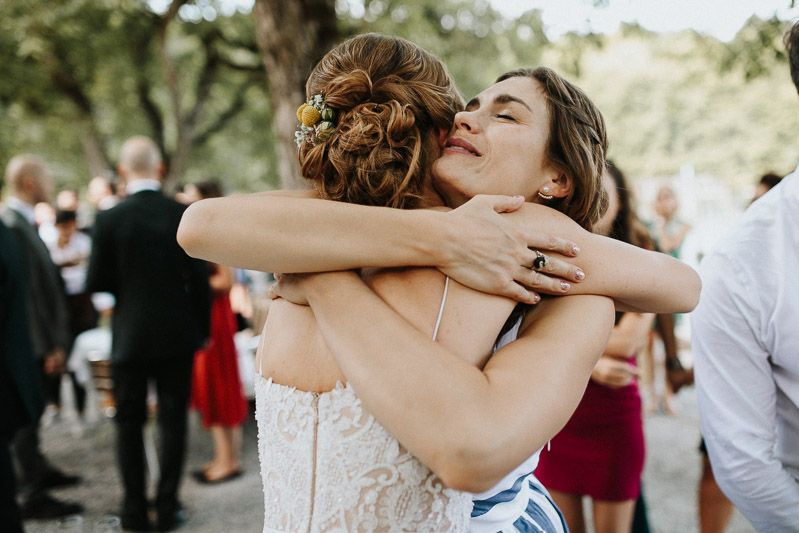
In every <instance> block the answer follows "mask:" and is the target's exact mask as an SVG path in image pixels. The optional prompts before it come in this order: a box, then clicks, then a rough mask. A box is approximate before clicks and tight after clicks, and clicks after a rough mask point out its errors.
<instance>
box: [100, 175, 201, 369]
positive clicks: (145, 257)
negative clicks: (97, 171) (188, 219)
mask: <svg viewBox="0 0 799 533" xmlns="http://www.w3.org/2000/svg"><path fill="white" fill-rule="evenodd" d="M185 208H186V206H184V205H182V204H180V203H178V202H176V201H174V200H172V199H170V198H167V197H166V196H164V195H163V194H162V193H161V192H159V191H150V190H145V191H140V192H138V193H136V194H133V195H131V196H130V197H128V199H127V200H125V201H124V202H122V203H121V204H119V205H117V206H115V207H113V208H111V209H109V210H107V211H103V212H101V213H100V214H98V216H97V219H96V220H95V224H94V241H93V243H92V255H91V259H90V260H89V272H88V277H87V287H88V290H89V291H91V292H98V291H107V292H110V293H112V294H113V295H114V296H115V297H116V306H115V307H114V317H113V320H112V331H113V342H112V349H111V357H112V359H113V360H115V361H130V360H139V361H142V360H150V359H160V358H163V357H178V356H187V357H188V356H191V355H192V354H193V353H194V352H195V351H196V350H197V349H198V348H199V347H200V346H201V345H202V343H203V342H204V341H205V339H206V337H207V336H208V330H209V321H210V315H211V313H210V302H211V298H210V294H211V291H210V288H209V285H208V267H207V266H206V263H205V262H204V261H200V260H197V259H193V258H191V257H189V256H188V255H187V254H186V252H184V251H183V249H182V248H181V247H180V245H178V243H177V238H176V236H177V230H178V224H179V223H180V218H181V216H182V215H183V211H184V210H185Z"/></svg>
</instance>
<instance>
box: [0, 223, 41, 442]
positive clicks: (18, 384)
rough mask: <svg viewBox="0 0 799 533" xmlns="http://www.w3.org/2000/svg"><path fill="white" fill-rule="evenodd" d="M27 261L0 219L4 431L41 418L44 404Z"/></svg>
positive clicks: (0, 427) (0, 430)
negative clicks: (28, 300) (33, 339)
mask: <svg viewBox="0 0 799 533" xmlns="http://www.w3.org/2000/svg"><path fill="white" fill-rule="evenodd" d="M25 283H26V280H25V262H24V257H23V254H22V248H21V247H20V246H19V243H18V242H17V239H16V237H14V235H13V234H12V232H11V231H10V230H9V229H8V228H7V227H6V226H5V224H3V223H2V222H0V406H2V407H0V435H3V436H5V437H7V438H10V435H11V434H12V433H13V432H14V430H16V429H18V428H20V427H22V426H24V425H27V424H30V423H31V422H33V421H34V420H38V419H39V415H40V414H41V412H42V409H43V408H44V395H43V394H42V390H41V381H40V378H39V369H38V368H37V365H36V361H35V359H34V357H33V345H32V344H31V339H30V331H29V328H28V313H27V308H26V305H27V303H26V297H25V286H26V285H25Z"/></svg>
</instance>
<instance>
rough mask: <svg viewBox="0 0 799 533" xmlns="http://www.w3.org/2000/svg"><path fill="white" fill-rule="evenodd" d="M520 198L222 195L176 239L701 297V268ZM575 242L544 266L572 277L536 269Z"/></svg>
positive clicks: (301, 267)
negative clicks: (444, 208)
mask: <svg viewBox="0 0 799 533" xmlns="http://www.w3.org/2000/svg"><path fill="white" fill-rule="evenodd" d="M520 203H521V201H520V200H516V199H514V198H512V197H506V196H477V197H475V198H473V199H472V200H470V201H469V202H467V203H466V204H464V205H463V206H461V207H459V208H458V209H455V210H452V211H449V212H440V211H434V210H424V209H421V210H413V211H405V210H398V209H390V208H385V207H370V206H362V205H355V204H345V203H342V202H330V201H325V200H319V199H316V198H311V197H309V193H308V192H307V191H294V192H291V191H280V192H278V193H262V194H256V195H249V196H239V197H228V198H214V199H210V200H202V201H200V202H196V203H195V204H192V205H191V206H190V207H189V208H188V209H187V210H186V213H185V214H184V216H183V220H182V222H181V224H180V228H179V230H178V241H179V242H180V244H181V246H183V247H184V249H186V251H187V252H188V253H189V254H190V255H192V256H195V257H200V258H203V259H206V260H209V261H214V262H217V263H222V264H226V265H230V266H236V267H240V268H247V269H252V270H261V271H265V272H321V271H330V270H344V269H352V268H359V267H391V266H436V267H438V268H439V269H440V270H441V271H442V272H444V273H446V274H447V275H449V276H450V277H452V278H454V279H456V280H458V281H459V282H461V283H463V284H464V285H466V286H468V287H471V288H473V289H476V290H479V291H483V292H488V293H491V294H498V295H501V296H506V297H509V298H513V299H515V300H518V301H522V302H526V303H535V302H536V301H537V295H535V294H534V293H533V292H532V291H531V290H529V289H528V288H533V289H535V290H539V291H542V292H549V293H554V294H564V293H566V292H567V291H569V292H570V293H577V294H603V295H608V296H611V297H612V298H614V299H615V300H616V302H617V304H620V306H621V308H622V309H624V310H629V311H638V310H640V311H654V312H664V313H674V312H687V311H690V310H691V309H693V307H694V306H695V305H696V303H697V301H698V299H699V286H700V281H699V276H698V275H697V274H696V272H694V270H693V269H692V268H690V267H688V266H687V265H685V264H683V263H681V262H680V261H678V260H676V259H674V258H671V257H668V256H665V255H664V254H657V253H655V252H647V251H644V250H640V249H638V248H636V247H634V246H631V245H628V244H625V243H621V242H619V241H615V240H612V239H608V238H605V237H600V236H597V235H595V234H593V233H589V232H587V231H585V230H583V229H582V228H580V226H578V225H577V224H576V223H575V222H574V221H572V220H571V219H569V218H568V217H566V216H565V215H563V214H561V213H558V212H557V211H555V210H553V209H549V208H547V207H544V206H539V205H535V204H524V205H523V206H522V208H521V209H520V210H519V211H517V212H514V213H508V214H506V215H499V214H497V212H498V211H512V210H515V209H518V208H519V206H520ZM552 235H559V236H560V237H557V238H556V237H552ZM572 243H576V244H577V246H578V247H579V249H581V252H580V253H579V256H578V257H577V258H576V259H569V260H570V261H571V262H573V263H574V265H570V264H567V263H564V262H563V261H559V260H557V259H558V256H557V255H556V254H552V255H553V257H552V259H553V260H552V261H550V263H551V268H550V269H549V270H548V271H547V272H546V273H545V274H551V275H555V276H561V277H563V278H566V279H568V280H570V281H571V282H572V283H571V285H570V287H569V284H566V286H565V287H564V286H562V280H559V279H558V278H553V277H548V276H547V275H544V274H542V273H539V272H535V271H532V270H531V269H530V268H529V266H530V265H532V262H533V259H534V258H535V257H536V256H535V253H534V251H532V250H531V249H530V248H532V247H535V248H537V249H542V250H543V249H550V250H560V251H561V252H563V253H564V254H565V255H563V256H560V258H561V259H564V258H565V257H567V256H568V255H574V251H573V248H574V244H572ZM578 267H579V268H578ZM580 269H582V270H580ZM583 272H585V273H586V274H583ZM583 276H585V277H586V279H585V280H584V281H580V280H581V279H582V278H583Z"/></svg>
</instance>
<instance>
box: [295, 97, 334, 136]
mask: <svg viewBox="0 0 799 533" xmlns="http://www.w3.org/2000/svg"><path fill="white" fill-rule="evenodd" d="M297 120H299V121H300V126H299V128H297V131H296V132H295V133H294V140H295V141H296V143H297V148H299V147H300V146H302V143H303V142H304V141H306V140H307V141H308V142H309V143H311V144H313V143H314V142H315V141H316V140H319V141H321V142H325V141H326V140H328V139H329V138H330V136H331V135H332V134H333V132H334V131H336V124H335V120H336V112H335V111H333V110H332V109H330V108H329V107H327V106H326V105H325V98H324V96H322V95H321V94H316V95H314V96H313V97H311V99H310V100H308V103H306V104H302V105H301V106H300V107H299V108H298V109H297Z"/></svg>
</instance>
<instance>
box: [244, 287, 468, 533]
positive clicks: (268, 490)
mask: <svg viewBox="0 0 799 533" xmlns="http://www.w3.org/2000/svg"><path fill="white" fill-rule="evenodd" d="M447 281H449V280H447ZM444 299H446V286H445V292H444ZM443 305H444V301H443V299H442V304H441V310H443ZM440 315H441V313H439V319H440ZM437 329H438V326H436V330H437ZM434 338H435V337H434ZM255 390H256V396H255V398H256V413H255V418H256V420H257V422H258V454H259V458H260V461H261V478H262V481H263V488H264V529H263V530H264V532H265V533H266V532H274V533H300V532H314V533H315V532H323V531H324V532H347V533H350V532H367V531H369V532H372V531H374V532H377V531H382V532H410V531H414V532H415V531H418V532H431V533H432V532H461V531H468V530H469V515H470V512H471V509H472V502H471V495H470V494H468V493H464V492H459V491H456V490H452V489H449V488H446V487H445V486H444V485H443V484H442V482H441V480H440V479H439V478H438V477H437V476H436V475H435V474H433V473H432V472H430V470H429V469H428V468H427V467H426V466H424V465H423V464H422V463H421V462H419V461H418V460H417V459H416V458H415V457H413V456H412V455H411V454H410V453H408V451H407V450H405V449H404V448H403V447H402V446H401V445H400V444H399V442H398V441H397V439H395V438H394V437H392V436H391V435H390V434H389V433H388V431H386V430H385V428H383V426H382V425H380V423H379V422H378V421H377V420H375V418H374V417H373V416H372V415H371V414H370V413H369V412H368V411H367V410H366V409H365V408H364V407H363V405H362V404H361V401H360V400H359V399H358V397H357V396H356V395H355V392H354V391H353V389H352V387H351V386H350V385H349V384H347V385H341V384H339V385H338V386H337V387H336V388H335V389H334V390H332V391H329V392H324V393H314V392H305V391H300V390H297V389H295V388H292V387H287V386H285V385H280V384H277V383H274V382H272V380H271V379H265V378H263V377H260V378H259V377H256V385H255Z"/></svg>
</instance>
